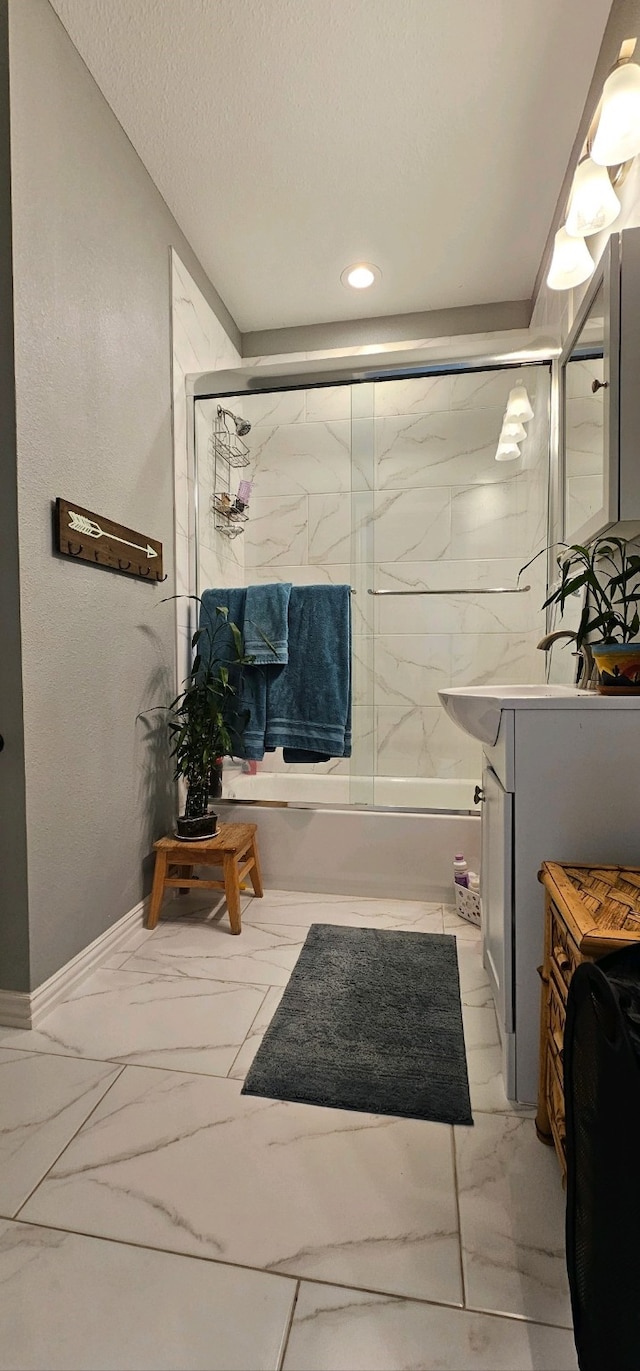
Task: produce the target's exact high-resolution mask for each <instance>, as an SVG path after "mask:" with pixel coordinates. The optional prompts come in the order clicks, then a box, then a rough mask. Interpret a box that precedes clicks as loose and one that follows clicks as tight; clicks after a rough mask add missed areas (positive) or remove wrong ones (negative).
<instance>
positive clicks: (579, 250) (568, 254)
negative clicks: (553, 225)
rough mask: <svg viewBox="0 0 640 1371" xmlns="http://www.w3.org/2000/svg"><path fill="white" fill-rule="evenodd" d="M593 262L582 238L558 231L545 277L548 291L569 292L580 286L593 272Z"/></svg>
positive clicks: (564, 230) (562, 230)
mask: <svg viewBox="0 0 640 1371" xmlns="http://www.w3.org/2000/svg"><path fill="white" fill-rule="evenodd" d="M595 265H596V264H595V262H594V260H593V257H592V256H591V253H590V252H589V249H588V247H587V245H586V243H585V241H584V238H571V237H570V236H569V234H568V233H567V230H566V229H564V228H561V229H558V232H557V233H556V238H555V245H554V249H553V257H552V258H551V266H550V267H549V275H548V276H547V285H548V287H549V290H571V288H572V286H580V285H582V282H583V281H587V280H588V279H589V277H590V276H591V273H592V272H593V271H595Z"/></svg>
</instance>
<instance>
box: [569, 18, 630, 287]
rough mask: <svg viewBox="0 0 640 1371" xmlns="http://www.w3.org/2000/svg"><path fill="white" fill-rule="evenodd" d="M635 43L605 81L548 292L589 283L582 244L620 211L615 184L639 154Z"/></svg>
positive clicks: (590, 263)
mask: <svg viewBox="0 0 640 1371" xmlns="http://www.w3.org/2000/svg"><path fill="white" fill-rule="evenodd" d="M636 41H637V40H636V39H635V38H626V39H625V41H624V43H623V44H622V46H621V48H620V53H619V56H618V60H617V62H616V64H615V66H614V68H613V70H612V71H611V72H610V74H609V76H608V77H607V79H606V81H605V83H604V87H603V91H602V97H601V99H600V104H599V106H598V109H597V110H596V113H595V115H594V118H593V120H592V123H591V128H590V129H589V132H588V134H587V140H586V143H585V146H584V148H583V152H582V156H581V158H580V161H579V163H578V166H577V167H576V171H575V175H574V178H573V184H572V187H571V194H570V196H569V205H568V208H567V220H566V223H565V225H564V227H563V228H560V229H558V232H557V233H556V236H555V242H554V247H553V256H552V258H551V266H550V268H549V274H548V276H547V285H548V287H549V289H550V290H571V289H572V287H573V286H580V285H582V283H583V281H587V280H588V279H589V277H590V276H591V273H592V272H593V271H594V270H595V262H594V260H593V258H592V256H591V253H590V252H589V249H588V247H587V245H586V243H585V241H584V240H585V238H588V237H589V236H590V234H592V233H600V232H602V231H603V230H605V229H608V228H610V227H611V225H612V224H613V223H615V221H616V219H617V218H618V215H619V213H620V210H621V205H620V201H619V199H618V196H617V195H616V193H615V190H614V186H617V185H619V184H620V183H621V182H622V181H623V180H624V177H625V175H626V173H627V171H628V169H629V163H630V161H631V160H632V159H633V158H634V157H635V156H636V154H637V153H639V152H640V67H639V66H637V64H636V63H635V62H632V61H631V60H630V59H631V58H632V56H633V54H634V52H635V47H636Z"/></svg>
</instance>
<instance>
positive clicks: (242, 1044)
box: [202, 986, 273, 1080]
mask: <svg viewBox="0 0 640 1371" xmlns="http://www.w3.org/2000/svg"><path fill="white" fill-rule="evenodd" d="M269 989H273V986H270V987H268V988H267V989H266V990H265V992H264V995H263V996H262V999H261V1001H260V1004H259V1006H258V1008H257V1009H256V1012H255V1014H254V1016H253V1018H252V1020H251V1023H250V1024H249V1027H248V1029H247V1031H246V1033H245V1035H244V1038H243V1039H242V1042H241V1044H240V1046H239V1048H238V1051H237V1052H236V1055H235V1057H234V1059H233V1061H232V1063H231V1066H230V1067H229V1070H228V1071H227V1074H226V1076H224V1077H223V1079H224V1080H235V1079H236V1077H234V1076H232V1075H231V1072H232V1071H233V1068H234V1066H235V1064H236V1062H237V1060H238V1057H239V1056H240V1053H241V1052H242V1049H243V1047H245V1046H246V1044H247V1042H248V1040H249V1037H250V1035H251V1029H252V1028H253V1025H254V1023H255V1021H256V1019H257V1017H258V1015H259V1014H260V1012H261V1010H263V1009H264V1004H265V1000H266V998H267V995H268V994H269ZM202 1074H203V1075H206V1074H207V1073H206V1072H203V1073H202Z"/></svg>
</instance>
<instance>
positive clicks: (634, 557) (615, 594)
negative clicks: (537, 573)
mask: <svg viewBox="0 0 640 1371" xmlns="http://www.w3.org/2000/svg"><path fill="white" fill-rule="evenodd" d="M559 546H561V547H562V548H563V549H564V550H563V551H562V552H559V553H558V555H557V557H556V561H557V564H558V569H559V572H560V584H559V585H558V586H556V588H555V590H553V591H552V592H551V594H550V595H549V596H548V597H547V599H546V600H545V602H544V605H543V606H542V607H543V609H546V608H547V606H548V605H558V607H559V609H560V613H561V614H563V613H564V608H565V605H566V603H567V600H568V599H569V598H570V596H572V595H575V594H576V593H577V592H578V591H580V590H584V591H585V592H586V593H585V596H584V604H583V608H582V613H581V615H580V623H579V625H578V629H577V633H576V647H577V648H580V647H582V645H583V643H586V642H593V641H595V639H596V638H597V639H598V641H600V642H601V643H605V644H610V643H630V642H632V641H633V640H634V639H635V638H636V636H637V634H638V632H639V631H640V614H639V612H638V604H639V603H640V555H638V553H636V552H630V551H629V543H628V540H627V539H626V538H608V537H606V536H604V537H602V538H596V540H595V542H593V543H591V545H590V546H589V547H582V546H581V544H580V543H572V544H571V545H570V546H569V545H567V544H566V543H563V544H560V545H559ZM545 551H546V549H545ZM537 555H538V556H540V555H541V554H540V553H538V554H537ZM531 561H535V558H534V557H532V559H531ZM529 566H531V562H527V563H526V565H525V566H523V567H522V568H521V571H520V573H519V575H522V572H524V571H526V569H527V567H529Z"/></svg>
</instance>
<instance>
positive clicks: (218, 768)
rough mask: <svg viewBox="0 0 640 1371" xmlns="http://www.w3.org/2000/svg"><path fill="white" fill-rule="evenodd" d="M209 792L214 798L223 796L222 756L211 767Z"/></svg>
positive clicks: (218, 798)
mask: <svg viewBox="0 0 640 1371" xmlns="http://www.w3.org/2000/svg"><path fill="white" fill-rule="evenodd" d="M209 794H210V796H211V798H212V799H213V800H220V799H221V798H222V757H220V759H219V761H217V762H216V764H215V766H212V768H211V775H210V776H209Z"/></svg>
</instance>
